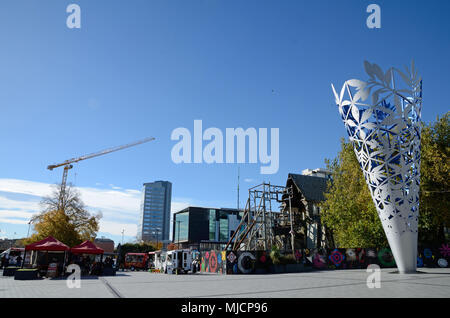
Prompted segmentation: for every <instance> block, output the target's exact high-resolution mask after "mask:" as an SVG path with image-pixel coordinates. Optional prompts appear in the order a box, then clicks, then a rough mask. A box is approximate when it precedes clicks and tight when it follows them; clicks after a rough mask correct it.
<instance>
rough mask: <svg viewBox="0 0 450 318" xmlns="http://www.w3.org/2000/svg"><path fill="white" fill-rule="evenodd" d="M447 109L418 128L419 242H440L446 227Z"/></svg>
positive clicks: (449, 215) (449, 206)
mask: <svg viewBox="0 0 450 318" xmlns="http://www.w3.org/2000/svg"><path fill="white" fill-rule="evenodd" d="M449 117H450V112H447V113H446V114H445V115H444V116H442V117H441V118H439V117H437V119H436V121H435V122H434V123H431V124H429V125H424V126H423V129H422V140H421V146H422V150H421V154H422V160H421V165H420V175H421V176H420V209H419V214H420V216H419V241H420V242H424V243H429V244H433V243H442V242H444V241H445V239H446V238H445V233H444V228H445V227H447V228H448V227H450V194H449V189H450V177H449V176H450V161H449V152H450V142H449V138H450V125H449V119H450V118H449Z"/></svg>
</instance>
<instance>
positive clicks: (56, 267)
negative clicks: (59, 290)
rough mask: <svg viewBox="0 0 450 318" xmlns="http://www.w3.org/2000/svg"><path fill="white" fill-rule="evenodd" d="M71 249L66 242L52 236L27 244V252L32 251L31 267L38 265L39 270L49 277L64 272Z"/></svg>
mask: <svg viewBox="0 0 450 318" xmlns="http://www.w3.org/2000/svg"><path fill="white" fill-rule="evenodd" d="M69 250H70V248H69V247H68V246H67V245H66V244H64V243H62V242H60V241H58V240H57V239H55V238H54V237H52V236H49V237H47V238H45V239H43V240H41V241H38V242H35V243H32V244H29V245H27V246H25V254H26V253H27V252H28V251H30V252H31V253H32V254H31V257H30V267H35V266H36V268H37V270H39V272H40V273H41V274H42V275H45V276H47V277H55V276H58V274H60V273H63V271H64V267H65V263H66V257H67V251H69ZM22 267H23V265H22Z"/></svg>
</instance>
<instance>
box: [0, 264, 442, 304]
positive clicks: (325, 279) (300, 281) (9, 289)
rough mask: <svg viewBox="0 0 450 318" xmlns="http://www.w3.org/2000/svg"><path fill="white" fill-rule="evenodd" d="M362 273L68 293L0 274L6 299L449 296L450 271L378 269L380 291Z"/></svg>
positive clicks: (135, 283) (135, 279)
mask: <svg viewBox="0 0 450 318" xmlns="http://www.w3.org/2000/svg"><path fill="white" fill-rule="evenodd" d="M368 275H369V274H368V273H366V271H365V270H337V271H314V272H304V273H291V274H273V275H216V274H195V275H165V274H156V273H148V272H118V273H117V276H111V277H99V278H85V279H82V281H81V288H79V289H77V288H73V289H70V288H68V287H67V285H66V281H65V280H63V279H41V280H35V281H19V280H14V278H13V277H3V276H0V298H7V297H82V298H92V297H100V298H111V297H117V298H122V297H123V298H129V297H150V298H154V297H163V298H166V297H167V298H173V297H221V298H222V297H224V298H235V297H250V298H253V297H255V298H256V297H257V298H264V297H268V298H270V297H300V298H305V297H389V298H392V297H407V298H410V297H449V296H450V269H438V268H434V269H431V268H421V269H420V273H418V274H414V275H400V274H397V273H395V269H382V271H381V288H379V289H369V288H368V287H367V284H366V280H367V277H368Z"/></svg>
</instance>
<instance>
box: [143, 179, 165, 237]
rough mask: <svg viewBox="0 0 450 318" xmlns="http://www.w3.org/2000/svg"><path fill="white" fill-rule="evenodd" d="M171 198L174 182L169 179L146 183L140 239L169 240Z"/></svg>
mask: <svg viewBox="0 0 450 318" xmlns="http://www.w3.org/2000/svg"><path fill="white" fill-rule="evenodd" d="M171 200H172V183H170V182H168V181H155V182H149V183H144V188H143V190H142V200H141V217H140V220H139V226H138V234H137V238H138V240H142V241H159V242H164V241H166V242H168V241H169V234H170V202H171Z"/></svg>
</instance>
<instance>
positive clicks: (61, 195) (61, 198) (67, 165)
mask: <svg viewBox="0 0 450 318" xmlns="http://www.w3.org/2000/svg"><path fill="white" fill-rule="evenodd" d="M152 140H155V138H154V137H148V138H145V139H142V140H139V141H136V142H132V143H129V144H126V145H122V146H118V147H113V148H108V149H105V150H102V151H99V152H94V153H91V154H88V155H84V156H81V157H78V158H72V159H68V160H66V161H64V162H61V163H58V164H54V165H49V166H47V169H48V170H53V169H55V168H58V167H62V166H64V172H63V177H62V182H61V190H60V193H59V201H58V210H59V209H61V208H62V207H63V206H64V205H63V203H64V202H63V201H64V195H65V192H66V182H67V173H68V172H69V170H70V169H72V168H73V165H72V163H75V162H79V161H81V160H86V159H90V158H94V157H98V156H102V155H106V154H108V153H111V152H114V151H119V150H122V149H125V148H130V147H133V146H137V145H140V144H143V143H146V142H149V141H152Z"/></svg>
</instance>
